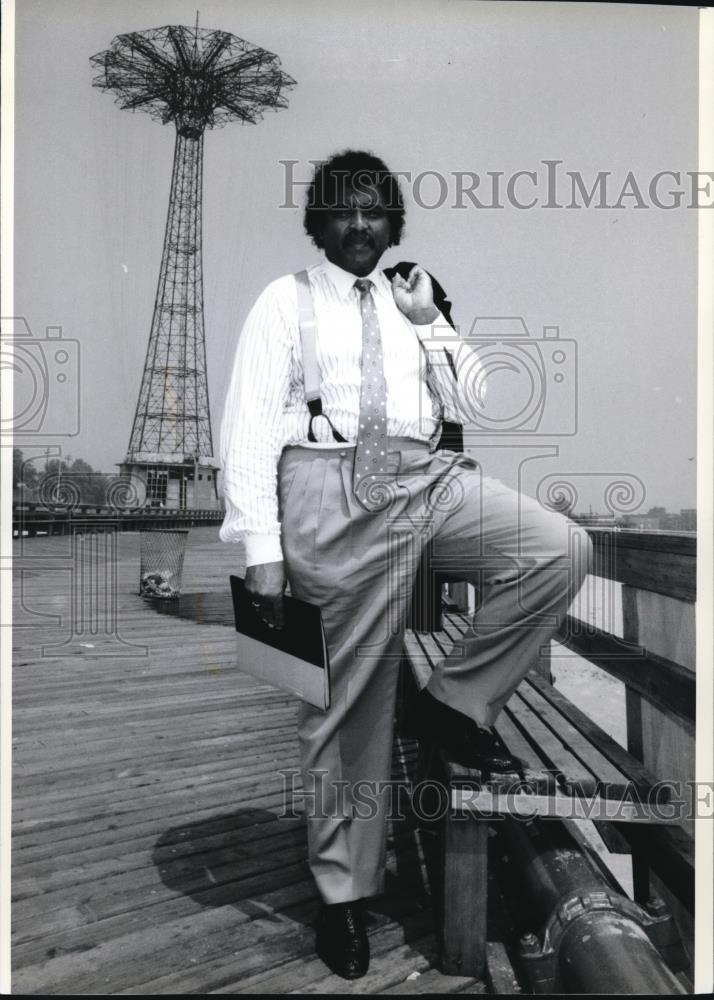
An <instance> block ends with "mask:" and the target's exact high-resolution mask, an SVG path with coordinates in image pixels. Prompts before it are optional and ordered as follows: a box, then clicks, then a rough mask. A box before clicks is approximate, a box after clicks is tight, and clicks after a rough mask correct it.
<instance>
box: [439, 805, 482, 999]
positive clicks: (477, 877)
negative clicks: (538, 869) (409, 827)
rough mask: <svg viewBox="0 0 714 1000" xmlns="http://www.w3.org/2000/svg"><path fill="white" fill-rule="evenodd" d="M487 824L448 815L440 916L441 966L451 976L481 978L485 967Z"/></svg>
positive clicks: (445, 831)
mask: <svg viewBox="0 0 714 1000" xmlns="http://www.w3.org/2000/svg"><path fill="white" fill-rule="evenodd" d="M488 829H489V827H488V821H487V820H483V819H475V820H471V819H464V817H463V816H461V817H458V816H452V815H447V817H446V818H445V829H444V883H443V890H442V892H443V896H442V901H441V907H440V911H439V919H440V922H441V926H442V935H441V940H442V954H441V967H442V970H443V971H444V972H445V973H447V974H448V975H457V976H474V977H475V978H477V979H481V978H482V977H483V973H484V969H485V965H486V913H487V893H488Z"/></svg>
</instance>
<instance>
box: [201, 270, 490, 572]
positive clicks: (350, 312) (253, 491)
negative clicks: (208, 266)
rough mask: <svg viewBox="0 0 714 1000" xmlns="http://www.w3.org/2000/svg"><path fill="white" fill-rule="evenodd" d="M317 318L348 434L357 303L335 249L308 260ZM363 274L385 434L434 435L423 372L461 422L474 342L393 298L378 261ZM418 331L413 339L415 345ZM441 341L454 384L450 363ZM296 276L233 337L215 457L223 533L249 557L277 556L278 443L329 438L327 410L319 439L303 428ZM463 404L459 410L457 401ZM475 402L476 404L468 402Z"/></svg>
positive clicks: (356, 378) (273, 288)
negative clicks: (413, 317)
mask: <svg viewBox="0 0 714 1000" xmlns="http://www.w3.org/2000/svg"><path fill="white" fill-rule="evenodd" d="M308 277H309V281H310V289H311V292H312V297H313V304H314V308H315V317H316V320H317V338H316V352H317V360H318V364H319V369H320V375H321V380H322V385H321V398H322V408H323V413H325V414H326V415H327V416H328V417H329V418H330V420H331V421H332V423H333V425H334V427H335V428H336V429H337V430H338V431H339V432H340V433H341V434H342V436H343V437H344V438H345V439H346V440H347V441H348V442H354V441H355V439H356V436H357V426H358V423H359V401H360V384H361V371H360V360H361V349H362V314H361V310H360V297H359V293H358V292H357V290H356V289H355V288H354V282H355V281H356V280H357V279H356V277H355V275H354V274H350V273H349V272H348V271H344V270H342V268H340V267H337V265H336V264H333V263H332V262H331V261H328V260H323V261H322V263H320V264H317V265H313V266H312V267H310V268H309V269H308ZM367 277H368V278H369V279H370V280H371V281H372V282H373V288H372V293H373V296H374V302H375V306H376V309H377V316H378V318H379V327H380V332H381V336H382V346H383V355H384V374H385V379H386V383H387V434H388V435H389V437H402V438H413V439H415V440H417V441H427V442H433V444H435V443H436V439H437V438H438V436H439V431H440V416H441V414H440V406H439V404H438V403H436V402H435V400H434V397H433V395H432V394H431V393H430V391H429V388H428V386H427V380H426V369H427V365H426V361H425V350H424V349H426V352H427V353H428V354H429V357H430V359H431V362H430V368H431V373H432V374H431V376H430V377H431V378H432V379H433V382H434V383H436V390H437V393H438V397H439V399H440V401H441V403H442V404H443V408H444V413H443V415H444V417H445V419H447V420H453V421H456V422H464V419H465V418H464V413H465V412H466V413H468V407H474V406H477V405H478V401H479V399H480V394H481V393H482V392H483V371H482V369H481V366H480V364H479V363H478V358H477V356H476V355H475V352H474V351H473V350H472V348H470V347H469V345H468V344H465V343H463V342H461V341H459V339H458V335H457V334H456V333H455V332H454V330H453V329H452V327H451V326H450V325H449V324H448V323H447V321H446V320H445V319H444V317H443V316H442V315H441V314H439V316H438V317H437V319H436V320H435V321H434V323H431V324H428V325H426V326H415V325H414V324H412V323H411V322H410V321H409V320H408V319H407V318H406V316H405V315H404V314H403V313H402V312H401V311H400V310H399V309H398V307H397V305H396V303H395V301H394V297H393V295H392V288H391V283H390V282H389V280H388V279H387V278H386V276H385V275H384V274H383V273H382V272H381V271H379V270H375V271H373V272H372V274H370V275H367ZM420 341H421V345H420ZM445 346H446V347H448V349H449V351H450V353H451V355H452V358H453V360H454V364H455V367H456V371H457V375H458V384H457V382H456V380H455V379H454V377H453V374H452V372H451V369H450V366H449V365H448V362H447V359H446V355H445V353H444V347H445ZM301 353H302V352H301V347H300V329H299V324H298V301H297V289H296V284H295V278H294V276H293V275H292V274H287V275H284V276H283V277H282V278H278V279H277V280H276V281H273V282H271V284H269V285H268V286H267V288H265V289H264V291H263V292H262V293H261V294H260V296H259V297H258V299H257V301H256V303H255V305H254V306H253V308H252V309H251V311H250V313H249V314H248V317H247V319H246V321H245V324H244V326H243V329H242V331H241V334H240V338H239V340H238V347H237V349H236V354H235V360H234V364H233V372H232V376H231V380H230V384H229V387H228V393H227V396H226V401H225V407H224V411H223V419H222V422H221V431H220V461H221V467H222V470H223V493H224V498H225V503H226V516H225V518H224V521H223V524H222V525H221V529H220V538H221V540H222V541H224V542H237V541H243V542H244V543H245V550H246V565H247V566H252V565H255V564H257V563H265V562H275V561H278V560H281V559H282V558H283V555H282V547H281V543H280V522H279V521H278V500H277V467H278V461H279V459H280V454H281V452H282V450H283V448H284V447H285V446H286V445H294V444H300V445H305V446H308V447H314V448H320V447H324V446H325V444H327V443H334V440H333V438H332V434H331V432H330V430H329V427H328V426H327V421H325V420H319V419H318V420H315V421H314V424H313V430H314V433H315V436H316V437H317V438H318V442H320V443H317V444H312V445H310V444H309V443H308V440H307V435H308V427H309V423H310V413H309V410H308V408H307V403H306V401H305V389H304V385H303V369H302V356H301ZM464 406H466V410H464ZM472 412H473V409H472Z"/></svg>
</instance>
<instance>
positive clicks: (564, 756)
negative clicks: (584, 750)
mask: <svg viewBox="0 0 714 1000" xmlns="http://www.w3.org/2000/svg"><path fill="white" fill-rule="evenodd" d="M508 707H509V710H510V712H511V713H512V715H513V717H514V719H515V720H516V721H517V722H518V723H519V725H520V726H521V728H522V729H523V731H524V732H527V733H528V734H529V735H530V737H531V738H532V739H533V740H534V741H535V742H536V743H537V746H538V754H539V755H540V756H541V757H542V758H543V760H544V761H545V767H544V770H546V769H547V770H551V771H553V772H554V773H555V774H556V779H557V782H558V784H559V785H560V786H562V787H564V788H571V789H575V790H576V791H582V792H585V793H586V794H587V793H592V792H593V791H594V789H595V787H596V784H597V777H596V775H594V774H593V773H592V771H591V770H590V769H589V768H588V767H586V766H585V764H583V763H582V761H580V760H578V758H577V757H575V756H573V754H572V753H570V751H569V750H568V749H567V747H565V746H564V745H563V743H562V742H561V740H560V739H559V738H558V736H557V735H556V734H555V733H554V732H552V731H551V730H550V729H549V728H548V726H547V725H546V724H545V723H544V722H543V721H542V720H541V719H540V717H539V716H538V715H537V714H536V713H535V712H533V711H532V710H531V708H530V706H529V705H528V703H527V702H526V701H525V700H524V699H523V697H522V695H521V694H520V692H519V691H518V690H517V691H516V692H515V694H514V695H513V697H512V698H511V699H510V701H509V703H508Z"/></svg>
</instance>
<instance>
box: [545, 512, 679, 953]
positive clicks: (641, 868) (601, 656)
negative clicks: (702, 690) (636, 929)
mask: <svg viewBox="0 0 714 1000" xmlns="http://www.w3.org/2000/svg"><path fill="white" fill-rule="evenodd" d="M588 533H589V534H590V537H591V539H592V541H593V549H594V560H593V567H592V575H593V576H594V577H602V578H604V579H606V580H613V581H617V582H618V583H620V584H622V603H621V611H622V636H621V637H619V636H615V635H613V634H612V633H610V632H607V631H604V630H603V629H601V628H598V627H595V626H594V625H593V624H589V623H585V622H583V621H582V620H581V619H575V618H571V617H568V619H567V620H566V622H565V623H564V625H563V628H562V629H561V631H560V634H559V636H558V641H559V642H560V643H562V644H563V645H564V646H566V647H567V649H568V650H569V651H571V652H573V653H576V654H577V655H579V656H582V657H584V658H585V659H587V660H589V661H590V662H591V663H594V664H595V665H596V666H597V667H599V668H600V669H602V670H604V671H606V672H607V673H608V674H610V675H611V676H613V677H615V678H617V680H619V681H621V682H622V683H623V685H624V697H625V706H626V719H627V749H628V750H629V752H630V753H631V754H633V755H634V756H635V757H637V758H638V759H639V760H641V761H642V762H643V763H644V765H645V767H646V768H647V769H648V771H650V772H651V773H652V774H654V775H655V777H656V778H658V779H659V780H660V781H671V782H676V783H677V784H678V787H680V788H681V791H682V797H683V798H684V799H685V801H686V804H687V808H686V810H685V815H684V817H683V818H682V820H681V827H682V832H683V835H687V836H688V837H691V836H693V832H694V823H693V816H694V803H695V795H694V790H693V782H694V778H695V692H696V663H695V617H694V612H695V609H694V601H695V598H696V567H697V539H696V535H684V534H668V533H663V532H634V531H633V532H631V531H612V530H601V529H592V530H590V529H589V530H588ZM657 836H659V838H660V840H659V841H657V842H655V841H656V839H657V838H656V837H655V836H653V837H651V838H650V841H649V850H648V851H645V850H642V851H640V850H637V851H635V850H633V879H634V890H635V896H636V897H638V896H641V895H642V894H644V893H646V891H647V886H648V885H650V886H653V887H654V888H655V889H656V891H657V892H659V893H660V895H662V896H664V898H665V900H666V902H667V904H668V905H669V907H670V909H671V911H672V912H673V914H674V915H675V917H676V919H677V923H678V925H679V928H680V931H681V933H682V936H683V938H684V939H685V941H686V942H687V943H688V944H689V946H690V947H691V945H692V941H693V917H692V912H691V910H692V908H693V907H692V904H693V899H690V898H689V894H688V893H683V892H682V891H680V892H679V893H678V894H675V893H673V892H672V891H670V888H668V885H667V883H669V886H675V887H681V889H682V890H683V889H684V886H685V885H692V879H691V871H689V872H685V871H684V869H683V868H682V867H681V866H682V862H683V860H684V859H685V857H687V856H690V857H693V854H690V852H691V851H692V847H691V842H689V844H687V841H686V840H685V841H681V840H680V841H679V842H677V838H676V837H673V836H669V839H668V840H667V842H665V839H666V838H665V832H663V831H660V832H659V834H658V835H657ZM660 841H661V842H660ZM658 844H659V846H658ZM680 848H681V849H680ZM685 867H686V864H685ZM678 871H679V873H680V874H679V875H678V874H677V872H678ZM685 875H687V878H685V877H684V876H685ZM660 876H661V877H660ZM683 901H685V902H686V905H682V904H683Z"/></svg>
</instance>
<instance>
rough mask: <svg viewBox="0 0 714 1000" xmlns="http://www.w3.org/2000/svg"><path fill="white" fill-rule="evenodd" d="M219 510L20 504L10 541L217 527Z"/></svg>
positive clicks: (221, 512) (14, 519) (222, 514)
mask: <svg viewBox="0 0 714 1000" xmlns="http://www.w3.org/2000/svg"><path fill="white" fill-rule="evenodd" d="M223 517H224V512H223V511H222V510H181V509H178V508H173V509H168V508H156V507H150V508H149V507H132V508H118V507H102V506H96V505H95V504H77V505H74V506H72V507H60V506H59V505H58V506H57V507H56V508H54V509H53V508H49V507H44V506H42V505H41V504H20V505H16V506H15V507H14V508H13V512H12V534H13V537H14V538H23V537H27V538H34V537H36V536H37V535H69V534H72V533H73V532H75V531H76V530H77V529H81V528H93V529H95V530H99V529H101V528H102V527H114V528H115V529H116V530H119V531H143V530H145V529H149V528H191V527H199V526H200V525H206V524H219V523H220V522H221V521H222V520H223Z"/></svg>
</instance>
